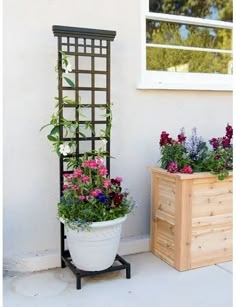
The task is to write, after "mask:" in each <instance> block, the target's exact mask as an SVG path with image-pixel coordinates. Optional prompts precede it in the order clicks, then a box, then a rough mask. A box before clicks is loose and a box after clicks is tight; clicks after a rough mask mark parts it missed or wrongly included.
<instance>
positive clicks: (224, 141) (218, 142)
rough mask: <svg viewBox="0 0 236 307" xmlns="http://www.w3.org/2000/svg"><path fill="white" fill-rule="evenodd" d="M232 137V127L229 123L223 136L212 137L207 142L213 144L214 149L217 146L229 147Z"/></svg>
mask: <svg viewBox="0 0 236 307" xmlns="http://www.w3.org/2000/svg"><path fill="white" fill-rule="evenodd" d="M232 138H233V128H232V126H230V125H229V124H228V125H227V126H226V133H225V136H223V137H222V138H212V139H211V140H210V141H209V142H210V144H211V145H212V146H213V149H214V150H217V149H218V148H219V147H223V148H229V147H230V146H231V140H232Z"/></svg>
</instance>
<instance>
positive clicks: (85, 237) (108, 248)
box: [66, 216, 127, 271]
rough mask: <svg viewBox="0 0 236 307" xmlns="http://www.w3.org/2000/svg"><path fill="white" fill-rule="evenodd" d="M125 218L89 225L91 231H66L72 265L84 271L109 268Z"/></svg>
mask: <svg viewBox="0 0 236 307" xmlns="http://www.w3.org/2000/svg"><path fill="white" fill-rule="evenodd" d="M126 218H127V216H124V217H122V218H118V219H115V220H111V221H106V222H96V223H92V224H91V230H89V231H88V230H79V231H77V230H73V229H70V228H69V229H68V230H67V233H66V234H67V242H68V247H69V251H70V255H71V258H72V261H73V263H74V265H75V266H76V267H77V268H79V269H81V270H85V271H101V270H105V269H107V268H109V267H110V266H111V265H112V264H113V262H114V259H115V256H116V254H117V251H118V248H119V243H120V235H121V228H122V223H123V222H124V221H125V220H126Z"/></svg>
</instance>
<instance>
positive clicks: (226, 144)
mask: <svg viewBox="0 0 236 307" xmlns="http://www.w3.org/2000/svg"><path fill="white" fill-rule="evenodd" d="M229 145H230V139H229V138H228V137H226V136H224V137H223V138H222V146H223V147H224V148H227V147H229Z"/></svg>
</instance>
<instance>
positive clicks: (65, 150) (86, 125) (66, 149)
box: [40, 51, 112, 168]
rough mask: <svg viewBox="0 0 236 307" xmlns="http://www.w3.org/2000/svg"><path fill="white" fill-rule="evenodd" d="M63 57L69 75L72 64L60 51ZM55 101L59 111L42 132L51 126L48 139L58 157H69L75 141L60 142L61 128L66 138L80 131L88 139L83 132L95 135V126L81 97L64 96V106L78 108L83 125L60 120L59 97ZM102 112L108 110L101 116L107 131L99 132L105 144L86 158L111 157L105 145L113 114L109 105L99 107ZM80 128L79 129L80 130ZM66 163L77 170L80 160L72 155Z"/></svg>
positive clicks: (70, 81) (73, 86)
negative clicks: (82, 104) (85, 111)
mask: <svg viewBox="0 0 236 307" xmlns="http://www.w3.org/2000/svg"><path fill="white" fill-rule="evenodd" d="M60 53H61V55H62V68H63V70H64V72H63V73H65V74H68V73H70V72H71V71H72V68H71V64H70V62H69V59H68V56H67V54H66V53H65V52H63V51H60ZM55 71H56V72H58V65H56V67H55ZM61 78H63V79H64V80H65V81H66V82H67V84H68V85H69V86H70V87H72V88H74V89H75V88H76V85H75V84H74V82H73V81H72V80H71V79H69V78H68V77H65V76H61ZM54 99H55V100H56V104H55V108H58V110H57V111H56V112H54V113H53V114H52V116H51V120H50V122H49V123H48V124H46V125H44V126H43V127H42V128H41V129H40V131H41V130H42V129H44V128H46V127H49V126H51V127H52V128H51V130H50V132H49V134H48V135H47V138H48V140H49V141H50V142H52V145H53V148H54V151H55V152H56V153H57V154H58V156H60V155H61V154H63V155H64V156H67V155H68V154H69V153H72V152H73V151H74V150H73V147H74V146H76V144H75V141H74V140H73V138H70V137H68V139H70V140H69V141H66V142H64V143H63V141H61V140H60V138H59V130H60V126H62V127H63V133H64V137H67V136H70V135H73V134H75V133H76V131H78V133H79V135H80V136H81V137H84V138H86V135H85V133H83V132H81V130H82V131H84V132H85V131H86V130H88V129H89V130H90V131H91V133H92V134H95V131H94V128H93V125H92V123H91V121H89V120H86V118H87V117H86V115H85V114H84V113H83V107H82V106H81V97H79V99H78V102H76V101H75V100H73V99H71V98H69V97H68V96H64V97H62V100H63V104H64V105H68V106H72V107H76V108H77V110H78V112H79V118H83V119H84V121H83V123H80V122H79V121H78V122H76V121H71V120H67V119H66V118H65V117H62V119H61V121H60V120H59V113H60V111H61V110H60V108H59V97H54ZM99 109H100V110H106V114H104V115H100V116H102V117H105V118H106V128H105V129H100V130H99V132H98V136H99V138H100V140H101V141H102V142H103V144H104V145H103V146H102V147H100V148H99V149H97V150H90V151H89V152H85V156H88V155H93V156H100V157H103V156H109V153H107V152H106V151H105V150H104V147H105V144H106V142H107V138H109V137H110V131H111V127H112V112H111V107H110V106H109V105H107V106H101V107H99ZM78 128H79V129H78ZM64 161H65V162H66V163H67V166H68V168H75V167H77V166H78V165H79V161H80V159H79V158H78V157H77V156H76V155H75V154H74V156H73V154H71V156H70V157H66V158H64Z"/></svg>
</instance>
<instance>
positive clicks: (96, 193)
mask: <svg viewBox="0 0 236 307" xmlns="http://www.w3.org/2000/svg"><path fill="white" fill-rule="evenodd" d="M100 193H102V191H101V190H100V189H95V190H92V191H91V192H90V196H93V197H96V196H98V195H99V194H100Z"/></svg>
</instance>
